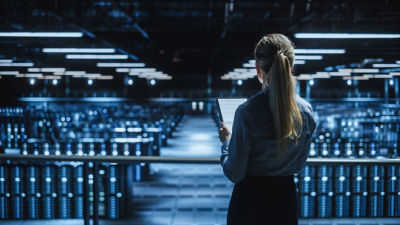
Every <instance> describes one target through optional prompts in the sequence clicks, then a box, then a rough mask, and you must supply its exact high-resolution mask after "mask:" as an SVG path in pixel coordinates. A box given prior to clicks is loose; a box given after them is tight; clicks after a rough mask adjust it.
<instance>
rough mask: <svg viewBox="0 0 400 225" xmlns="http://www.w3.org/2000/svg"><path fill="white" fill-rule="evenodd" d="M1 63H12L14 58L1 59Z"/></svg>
mask: <svg viewBox="0 0 400 225" xmlns="http://www.w3.org/2000/svg"><path fill="white" fill-rule="evenodd" d="M0 63H12V59H0Z"/></svg>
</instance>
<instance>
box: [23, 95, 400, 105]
mask: <svg viewBox="0 0 400 225" xmlns="http://www.w3.org/2000/svg"><path fill="white" fill-rule="evenodd" d="M227 98H229V97H228V96H227ZM307 100H309V101H310V102H385V101H386V100H387V101H389V102H395V101H400V98H387V99H385V98H368V97H343V98H308V99H307ZM17 101H19V102H141V103H148V102H191V101H206V102H215V98H208V97H198V98H195V97H189V98H174V97H172V98H169V97H166V98H124V97H76V98H71V97H21V98H18V99H17Z"/></svg>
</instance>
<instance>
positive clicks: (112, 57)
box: [65, 54, 128, 59]
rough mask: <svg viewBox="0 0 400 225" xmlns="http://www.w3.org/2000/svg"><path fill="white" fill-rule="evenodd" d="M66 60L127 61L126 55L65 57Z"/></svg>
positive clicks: (78, 55)
mask: <svg viewBox="0 0 400 225" xmlns="http://www.w3.org/2000/svg"><path fill="white" fill-rule="evenodd" d="M65 58H67V59H127V58H128V56H127V55H80V54H77V55H71V54H69V55H65Z"/></svg>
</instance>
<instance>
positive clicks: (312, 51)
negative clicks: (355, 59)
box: [294, 49, 346, 54]
mask: <svg viewBox="0 0 400 225" xmlns="http://www.w3.org/2000/svg"><path fill="white" fill-rule="evenodd" d="M294 53H295V54H344V53H346V50H345V49H295V50H294Z"/></svg>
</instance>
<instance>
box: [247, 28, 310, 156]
mask: <svg viewBox="0 0 400 225" xmlns="http://www.w3.org/2000/svg"><path fill="white" fill-rule="evenodd" d="M254 57H255V59H256V66H257V67H258V68H259V69H260V72H261V75H262V78H263V84H262V86H263V88H265V87H267V86H268V88H269V102H270V110H271V112H272V116H273V120H274V128H275V134H276V135H275V138H276V141H277V147H278V149H279V150H282V151H285V150H286V149H287V145H286V141H287V140H288V139H292V140H293V139H295V140H296V142H297V140H298V138H299V136H300V134H301V130H302V128H303V122H302V117H301V114H300V111H299V109H298V107H297V104H296V99H295V98H296V97H295V94H296V83H295V80H294V78H293V77H292V67H293V63H294V48H293V43H292V42H291V41H290V40H289V38H287V37H286V36H284V35H282V34H268V35H267V36H264V37H262V38H261V40H260V41H259V42H258V44H257V46H256V48H255V50H254ZM282 151H281V152H282Z"/></svg>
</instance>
